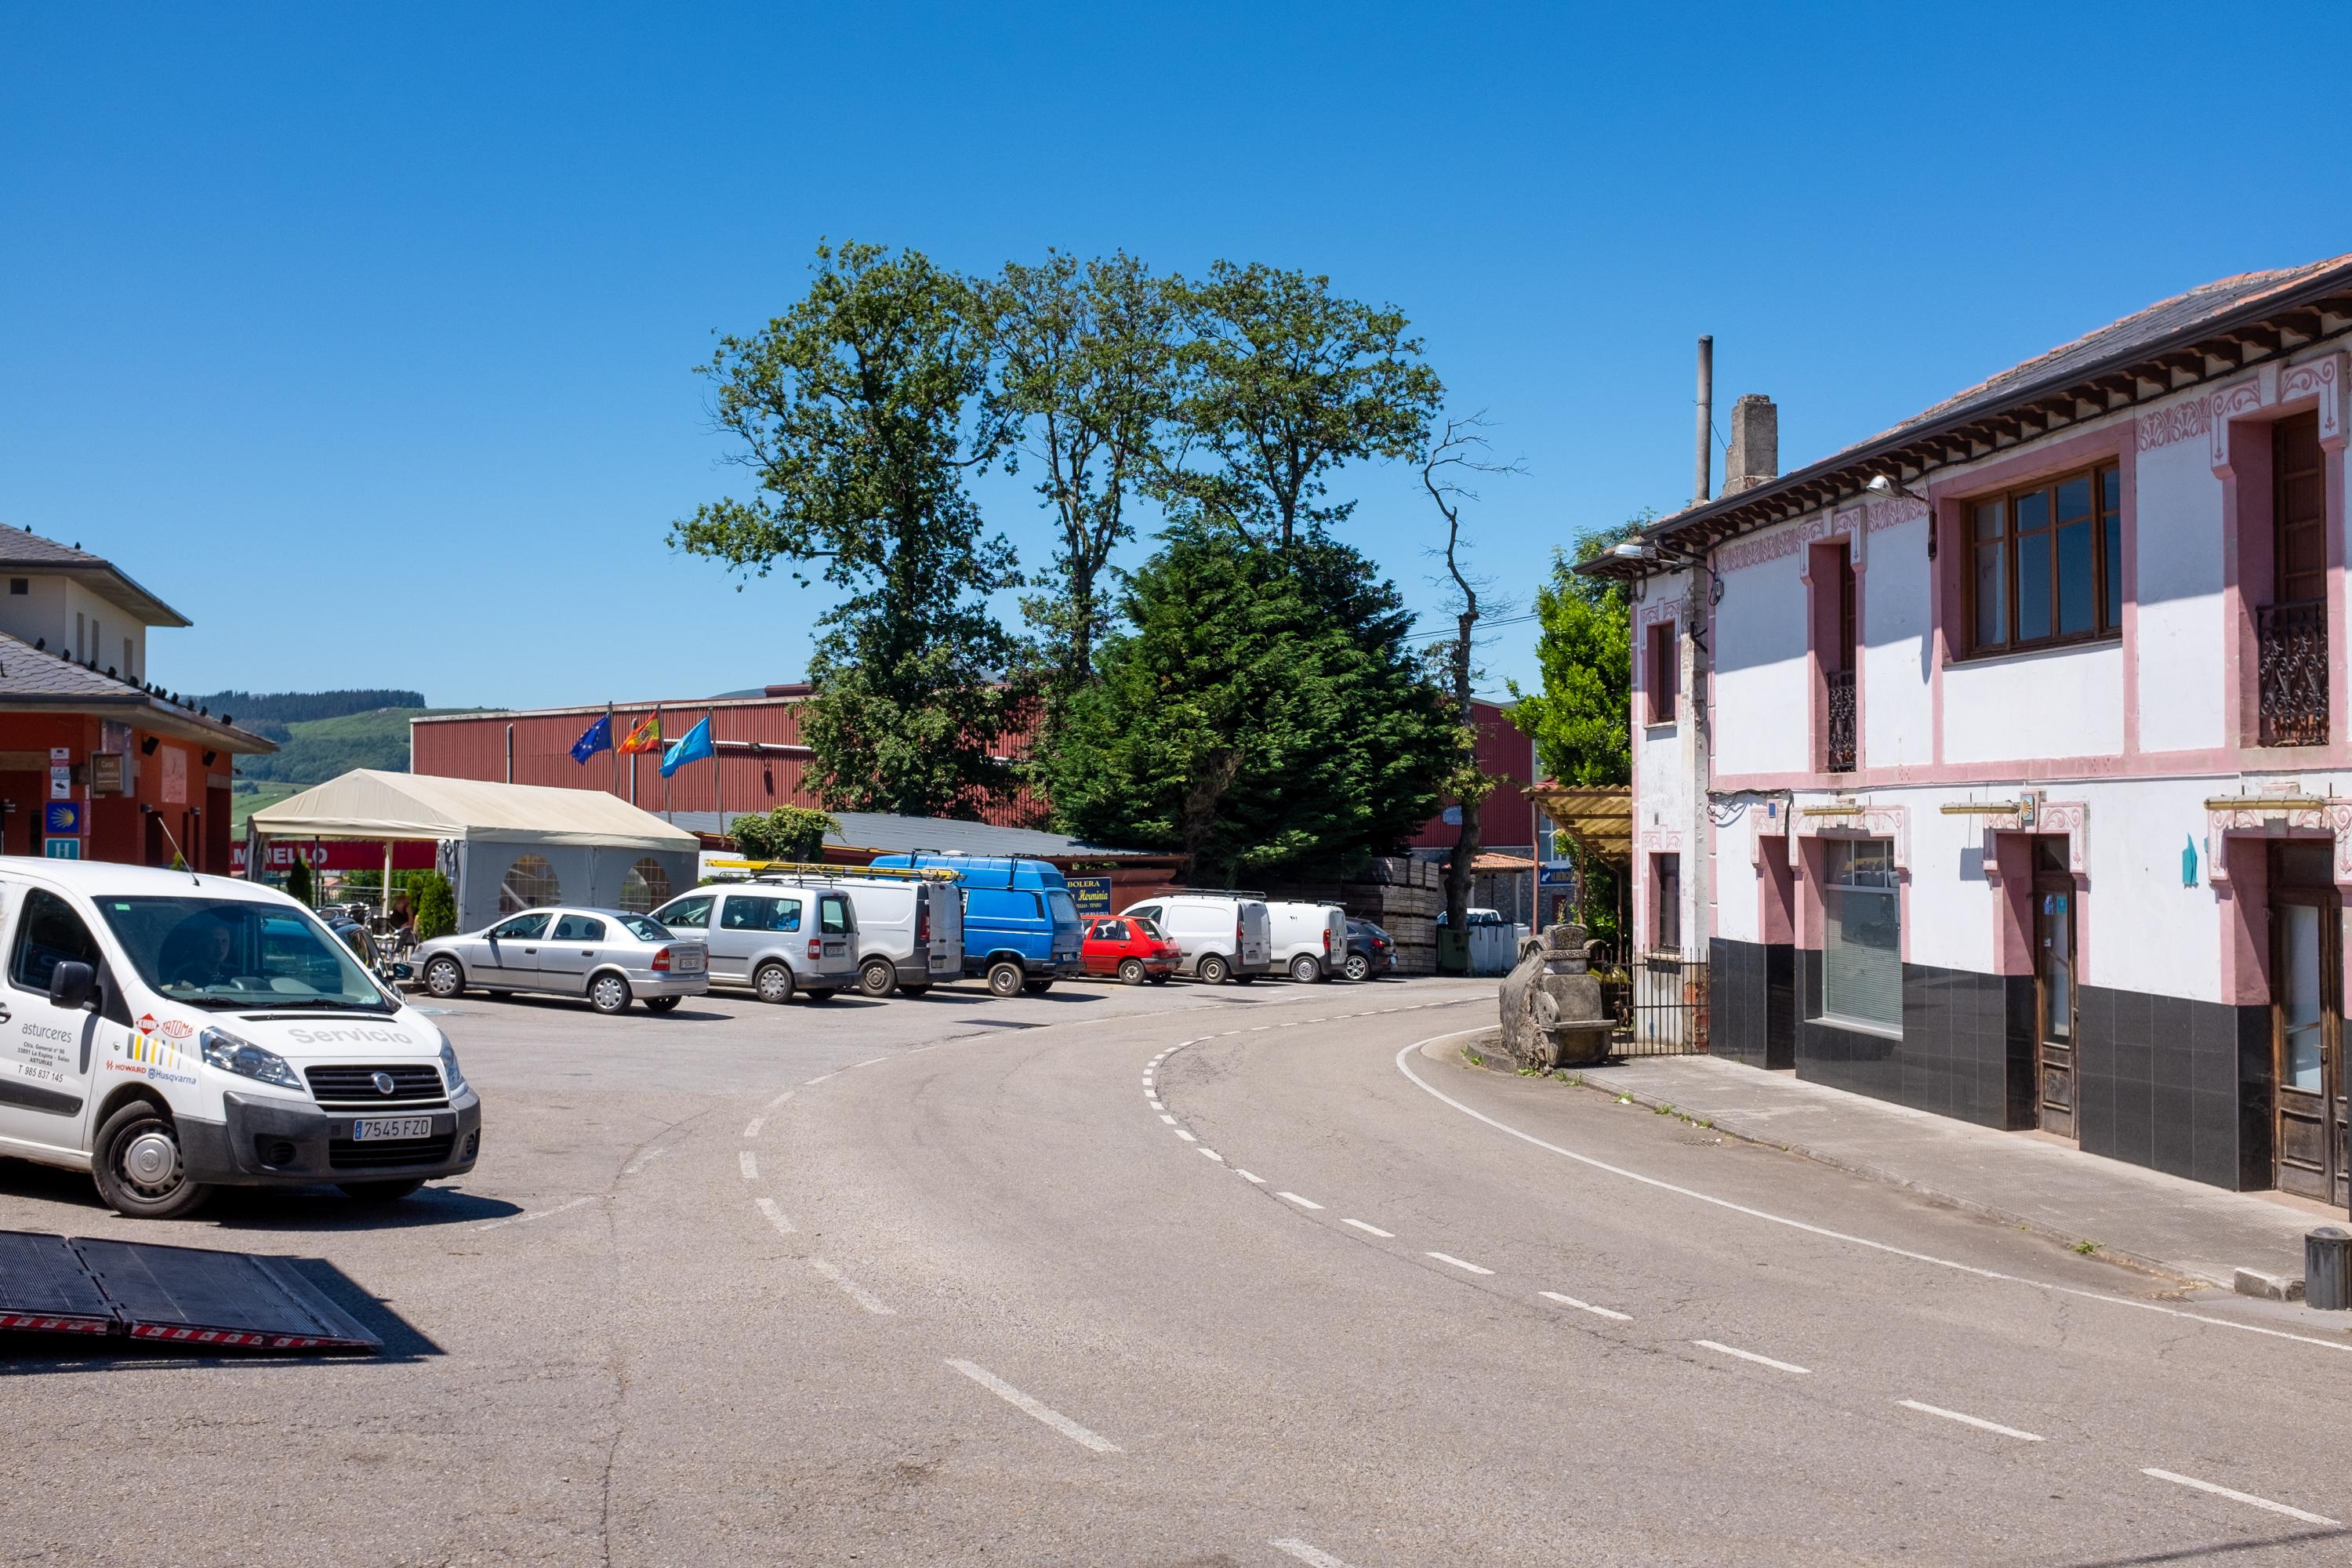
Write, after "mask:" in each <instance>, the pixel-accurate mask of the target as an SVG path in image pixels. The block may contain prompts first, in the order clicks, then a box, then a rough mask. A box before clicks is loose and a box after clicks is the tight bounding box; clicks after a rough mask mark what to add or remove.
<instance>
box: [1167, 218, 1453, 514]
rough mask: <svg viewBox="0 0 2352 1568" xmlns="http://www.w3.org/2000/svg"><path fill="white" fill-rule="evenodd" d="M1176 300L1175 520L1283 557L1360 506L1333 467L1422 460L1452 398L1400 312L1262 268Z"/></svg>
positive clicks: (1208, 283) (1171, 498)
mask: <svg viewBox="0 0 2352 1568" xmlns="http://www.w3.org/2000/svg"><path fill="white" fill-rule="evenodd" d="M1178 293H1179V297H1180V299H1181V303H1182V307H1183V321H1182V334H1181V348H1180V349H1179V351H1178V353H1177V363H1178V367H1179V370H1180V373H1181V386H1180V390H1179V394H1178V397H1177V400H1176V405H1175V409H1174V422H1175V426H1176V430H1177V434H1178V446H1179V447H1180V450H1179V452H1178V453H1177V455H1176V457H1175V458H1174V459H1173V460H1171V463H1170V464H1169V466H1168V467H1167V468H1165V469H1163V470H1162V471H1161V473H1160V476H1159V479H1158V480H1157V482H1156V485H1155V489H1156V490H1157V491H1158V493H1159V494H1160V496H1161V498H1162V499H1163V500H1165V501H1166V503H1167V504H1168V506H1169V507H1170V509H1171V511H1173V512H1174V513H1175V515H1176V516H1177V517H1178V518H1180V519H1182V520H1187V521H1205V522H1209V523H1213V524H1221V525H1223V526H1226V527H1229V528H1232V529H1234V530H1237V531H1241V532H1242V533H1244V534H1245V535H1247V536H1249V537H1251V538H1253V539H1255V540H1258V541H1260V542H1265V543H1270V544H1274V545H1278V546H1279V547H1281V548H1282V549H1284V550H1288V549H1289V548H1290V547H1291V546H1292V545H1293V544H1294V543H1295V542H1297V540H1299V539H1300V538H1301V537H1303V536H1305V537H1311V536H1314V535H1317V534H1320V533H1322V532H1324V531H1327V530H1328V529H1329V528H1330V527H1331V526H1332V525H1334V524H1336V523H1339V522H1343V521H1346V520H1347V517H1348V515H1349V512H1351V511H1353V510H1355V502H1354V501H1352V500H1340V501H1334V500H1330V499H1329V482H1330V475H1331V473H1332V471H1333V470H1334V469H1335V468H1339V466H1341V465H1343V464H1345V463H1348V462H1350V461H1352V460H1355V459H1359V458H1411V457H1413V456H1415V455H1416V454H1418V453H1419V451H1420V449H1421V447H1422V444H1423V441H1424V440H1425V439H1426V438H1427V435H1428V428H1429V421H1430V417H1431V416H1432V415H1433V413H1434V411H1435V410H1436V408H1437V406H1438V405H1439V402H1440V401H1441V399H1442V398H1443V396H1444V389H1443V388H1442V387H1441V386H1440V385H1439V384H1438V380H1437V373H1436V372H1435V371H1433V370H1432V369H1431V368H1430V367H1429V365H1428V364H1427V363H1424V362H1423V358H1422V344H1421V340H1420V339H1418V338H1415V337H1412V336H1411V335H1409V326H1408V323H1407V321H1405V317H1404V313H1403V312H1402V310H1397V309H1395V308H1394V307H1392V306H1385V305H1383V306H1372V305H1367V304H1364V303H1362V302H1361V301H1359V300H1349V299H1346V298H1343V297H1341V296H1339V295H1335V294H1333V293H1332V292H1331V288H1330V279H1328V278H1310V277H1307V276H1306V275H1305V274H1303V273H1299V272H1295V271H1289V270H1286V269H1284V268H1274V267H1267V266H1265V265H1264V264H1262V263H1258V262H1253V263H1251V264H1250V265H1248V266H1246V267H1236V266H1234V264H1233V263H1231V262H1227V261H1220V262H1217V263H1216V264H1215V265H1213V267H1212V268H1210V269H1209V276H1208V277H1207V278H1206V279H1203V280H1201V281H1198V282H1190V283H1183V284H1181V285H1179V286H1178Z"/></svg>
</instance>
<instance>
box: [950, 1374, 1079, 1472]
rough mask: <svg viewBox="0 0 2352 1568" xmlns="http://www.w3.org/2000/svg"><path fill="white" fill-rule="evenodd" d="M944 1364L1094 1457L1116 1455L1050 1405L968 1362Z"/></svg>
mask: <svg viewBox="0 0 2352 1568" xmlns="http://www.w3.org/2000/svg"><path fill="white" fill-rule="evenodd" d="M948 1364H949V1365H950V1366H951V1367H953V1368H955V1369H956V1370H957V1371H958V1372H960V1373H963V1374H964V1375H965V1376H966V1377H968V1378H970V1379H971V1380H972V1382H974V1383H976V1384H980V1385H981V1387H982V1388H984V1389H986V1390H988V1392H989V1393H991V1394H994V1395H996V1397H997V1398H999V1399H1002V1400H1003V1401H1004V1403H1005V1404H1007V1405H1011V1406H1013V1409H1015V1410H1018V1411H1020V1412H1022V1413H1023V1414H1024V1415H1033V1416H1035V1417H1036V1418H1037V1419H1038V1420H1040V1421H1043V1422H1044V1423H1045V1425H1046V1426H1051V1427H1052V1428H1053V1429H1054V1430H1055V1431H1056V1432H1059V1433H1060V1434H1061V1435H1062V1436H1065V1437H1067V1438H1068V1439H1069V1440H1070V1441H1071V1442H1073V1443H1076V1444H1077V1445H1078V1446H1079V1447H1085V1448H1092V1449H1093V1450H1094V1451H1095V1452H1096V1453H1097V1454H1116V1453H1118V1451H1119V1450H1118V1444H1116V1443H1114V1442H1112V1441H1111V1440H1110V1439H1109V1438H1108V1437H1105V1436H1102V1435H1101V1434H1099V1433H1097V1432H1089V1431H1087V1429H1086V1428H1085V1427H1083V1426H1079V1425H1078V1424H1077V1423H1076V1422H1075V1421H1073V1420H1071V1419H1070V1418H1069V1417H1068V1416H1066V1415H1063V1414H1062V1413H1061V1412H1060V1411H1058V1410H1055V1409H1054V1408H1053V1407H1052V1406H1051V1405H1041V1404H1039V1403H1038V1402H1037V1401H1036V1400H1034V1399H1032V1398H1030V1397H1029V1396H1028V1395H1027V1394H1024V1393H1022V1392H1021V1391H1020V1390H1019V1389H1017V1388H1015V1387H1013V1385H1012V1384H1009V1383H1007V1382H1005V1381H1004V1380H1003V1378H1001V1377H999V1376H997V1375H996V1374H995V1373H992V1372H991V1371H989V1370H988V1369H987V1368H986V1367H984V1366H980V1365H978V1364H976V1363H971V1362H968V1361H957V1360H954V1359H953V1358H950V1360H949V1362H948Z"/></svg>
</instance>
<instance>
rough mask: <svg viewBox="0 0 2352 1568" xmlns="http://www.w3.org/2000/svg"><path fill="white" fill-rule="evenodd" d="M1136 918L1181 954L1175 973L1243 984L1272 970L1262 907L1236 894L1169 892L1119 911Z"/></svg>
mask: <svg viewBox="0 0 2352 1568" xmlns="http://www.w3.org/2000/svg"><path fill="white" fill-rule="evenodd" d="M1119 914H1120V916H1121V917H1122V918H1124V917H1129V916H1140V917H1141V918H1142V919H1144V920H1148V921H1152V922H1153V923H1154V924H1156V925H1157V926H1159V928H1160V930H1161V931H1164V932H1166V933H1167V935H1168V940H1169V941H1171V942H1174V943H1175V944H1176V945H1177V946H1178V947H1180V948H1181V949H1183V950H1184V957H1183V960H1182V963H1181V967H1180V968H1179V969H1178V970H1177V973H1180V974H1190V975H1192V977H1193V978H1194V979H1196V980H1205V981H1207V982H1208V983H1209V984H1212V985H1216V984H1223V982H1224V981H1226V980H1228V979H1231V980H1237V981H1239V982H1241V983H1242V984H1244V985H1246V984H1249V983H1250V982H1251V981H1253V980H1255V979H1256V978H1257V977H1258V976H1259V975H1261V974H1265V973H1268V972H1269V971H1270V970H1272V968H1273V967H1274V964H1273V962H1272V960H1271V959H1270V958H1269V957H1268V952H1269V951H1270V950H1269V949H1268V947H1267V922H1266V913H1265V904H1264V903H1263V902H1261V901H1260V900H1256V899H1252V898H1244V897H1243V896H1242V895H1240V894H1238V893H1170V894H1167V895H1166V896H1164V897H1161V898H1157V899H1151V900H1147V901H1145V902H1143V903H1140V904H1134V905H1130V906H1129V908H1127V909H1124V910H1119Z"/></svg>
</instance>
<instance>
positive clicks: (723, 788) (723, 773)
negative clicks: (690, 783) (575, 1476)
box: [702, 708, 727, 833]
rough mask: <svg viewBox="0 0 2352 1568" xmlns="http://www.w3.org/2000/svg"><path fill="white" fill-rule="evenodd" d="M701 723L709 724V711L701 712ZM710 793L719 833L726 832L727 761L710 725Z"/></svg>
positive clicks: (716, 735)
mask: <svg viewBox="0 0 2352 1568" xmlns="http://www.w3.org/2000/svg"><path fill="white" fill-rule="evenodd" d="M702 721H703V722H704V723H706V724H710V710H709V709H708V708H705V709H704V710H702ZM710 791H711V803H712V804H713V805H716V806H718V808H719V832H720V833H725V832H726V831H727V759H726V758H724V757H722V756H720V755H719V726H718V725H716V724H710Z"/></svg>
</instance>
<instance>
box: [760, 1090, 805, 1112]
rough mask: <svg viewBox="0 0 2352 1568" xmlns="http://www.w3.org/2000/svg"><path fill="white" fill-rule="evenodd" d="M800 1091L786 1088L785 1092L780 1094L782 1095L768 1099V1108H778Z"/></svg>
mask: <svg viewBox="0 0 2352 1568" xmlns="http://www.w3.org/2000/svg"><path fill="white" fill-rule="evenodd" d="M799 1092H800V1090H799V1089H786V1090H784V1092H783V1093H782V1094H780V1095H778V1096H776V1098H775V1099H773V1100H770V1101H768V1109H769V1110H777V1109H778V1108H780V1107H781V1106H782V1104H783V1103H784V1101H786V1100H790V1099H791V1098H792V1097H793V1096H794V1095H796V1094H798V1093H799Z"/></svg>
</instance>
